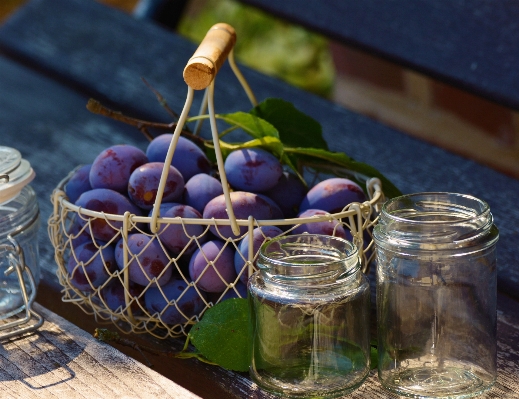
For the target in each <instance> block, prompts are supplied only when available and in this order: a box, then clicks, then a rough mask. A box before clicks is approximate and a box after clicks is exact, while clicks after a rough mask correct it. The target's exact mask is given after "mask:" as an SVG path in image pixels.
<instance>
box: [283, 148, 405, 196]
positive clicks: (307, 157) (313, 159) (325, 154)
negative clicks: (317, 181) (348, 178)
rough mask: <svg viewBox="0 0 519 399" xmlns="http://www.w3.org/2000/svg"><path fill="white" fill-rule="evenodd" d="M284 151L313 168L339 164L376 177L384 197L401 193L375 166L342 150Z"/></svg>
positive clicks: (330, 168) (367, 175)
mask: <svg viewBox="0 0 519 399" xmlns="http://www.w3.org/2000/svg"><path fill="white" fill-rule="evenodd" d="M285 152H286V153H288V154H290V156H291V157H293V156H294V155H296V156H297V157H298V159H299V163H300V164H301V163H302V164H306V165H310V166H312V167H314V168H315V169H319V168H321V169H323V170H326V169H327V170H333V166H339V167H341V168H344V169H347V170H349V171H352V172H357V173H360V174H362V175H364V176H366V177H378V178H379V179H380V181H381V182H382V191H383V192H384V194H385V195H386V197H388V198H393V197H397V196H400V195H402V193H401V191H400V190H399V189H398V188H397V187H396V186H395V185H394V184H393V183H391V181H389V180H388V179H387V178H386V177H385V176H384V175H383V174H382V173H380V172H379V171H378V170H377V169H376V168H374V167H373V166H371V165H368V164H366V163H363V162H357V161H355V160H353V159H352V158H350V157H349V156H347V155H346V154H344V153H342V152H331V151H325V150H321V149H317V148H286V147H285ZM323 161H326V162H323Z"/></svg>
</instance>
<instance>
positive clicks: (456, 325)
mask: <svg viewBox="0 0 519 399" xmlns="http://www.w3.org/2000/svg"><path fill="white" fill-rule="evenodd" d="M498 236H499V233H498V230H497V228H496V226H495V225H494V223H493V217H492V214H491V213H490V209H489V206H488V205H487V204H486V203H485V202H484V201H481V200H479V199H477V198H474V197H472V196H469V195H463V194H453V193H418V194H411V195H405V196H402V197H398V198H394V199H392V200H390V201H388V202H386V203H385V204H384V206H383V208H382V212H381V215H380V221H379V223H378V225H377V226H376V227H375V230H374V238H375V244H376V249H377V261H378V268H377V327H378V345H379V346H378V352H379V362H378V367H379V379H380V382H381V383H382V385H383V386H384V387H385V388H387V389H389V390H390V391H392V392H395V393H397V394H399V395H405V396H410V397H419V398H438V397H442V398H444V397H449V398H468V397H472V396H476V395H479V394H480V393H482V392H483V391H485V390H487V389H489V388H490V387H491V386H492V385H493V383H494V381H495V379H496V367H497V362H496V353H497V340H496V325H497V323H496V322H497V316H496V296H497V291H496V285H497V283H496V253H495V247H496V242H497V240H498Z"/></svg>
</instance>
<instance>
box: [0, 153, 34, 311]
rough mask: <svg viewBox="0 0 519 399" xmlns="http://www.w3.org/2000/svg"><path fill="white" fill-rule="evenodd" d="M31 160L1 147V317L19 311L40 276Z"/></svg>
mask: <svg viewBox="0 0 519 399" xmlns="http://www.w3.org/2000/svg"><path fill="white" fill-rule="evenodd" d="M33 178H34V171H33V170H32V168H31V167H30V164H29V163H28V162H27V161H26V160H24V159H22V157H21V154H20V153H19V152H18V151H17V150H15V149H13V148H9V147H0V319H4V318H7V317H10V316H12V315H14V314H17V313H19V312H21V311H22V310H23V309H24V308H25V305H26V304H27V303H28V302H29V301H31V302H32V300H34V297H35V296H36V287H37V285H38V283H39V279H40V266H39V261H38V230H39V226H40V212H39V207H38V201H37V199H36V194H35V192H34V190H33V189H32V187H31V186H29V185H28V183H29V182H30V181H31V180H32V179H33Z"/></svg>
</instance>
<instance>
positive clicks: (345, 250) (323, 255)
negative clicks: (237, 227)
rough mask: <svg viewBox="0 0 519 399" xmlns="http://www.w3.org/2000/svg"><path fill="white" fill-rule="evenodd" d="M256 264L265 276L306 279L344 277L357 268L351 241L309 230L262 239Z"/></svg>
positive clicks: (355, 255)
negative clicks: (262, 242) (265, 240)
mask: <svg viewBox="0 0 519 399" xmlns="http://www.w3.org/2000/svg"><path fill="white" fill-rule="evenodd" d="M257 265H258V267H259V269H260V271H262V272H264V273H267V274H269V275H270V274H275V275H279V276H284V277H280V278H288V279H291V278H302V279H303V280H308V281H310V280H319V281H325V280H335V279H337V278H341V279H344V278H348V277H349V276H351V275H354V274H355V273H357V272H358V271H359V270H360V267H361V265H360V259H359V256H358V249H357V247H356V245H355V244H353V243H352V242H350V241H348V240H345V239H343V238H340V237H334V236H328V235H321V234H309V233H303V234H295V235H288V236H280V237H276V238H273V239H271V240H269V241H267V242H265V243H264V244H263V245H262V246H261V248H260V252H259V259H258V262H257Z"/></svg>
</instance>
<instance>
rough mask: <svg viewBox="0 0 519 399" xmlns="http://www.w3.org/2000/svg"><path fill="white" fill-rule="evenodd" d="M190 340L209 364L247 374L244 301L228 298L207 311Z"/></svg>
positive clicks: (248, 353)
mask: <svg viewBox="0 0 519 399" xmlns="http://www.w3.org/2000/svg"><path fill="white" fill-rule="evenodd" d="M189 338H190V339H191V343H192V344H193V345H194V346H195V347H196V348H197V349H198V350H199V351H200V353H201V354H202V355H203V356H204V357H206V358H207V359H208V360H209V361H211V362H214V363H216V364H218V365H219V366H221V367H223V368H226V369H229V370H234V371H247V370H248V369H249V364H250V356H251V354H250V350H249V305H248V301H247V299H243V298H233V299H227V300H225V301H222V302H220V303H218V304H217V305H215V306H213V307H212V308H210V309H208V310H207V311H206V312H205V313H204V315H203V317H202V319H201V320H200V321H199V322H198V323H197V324H196V325H195V326H194V327H193V328H192V329H191V331H190V332H189Z"/></svg>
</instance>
